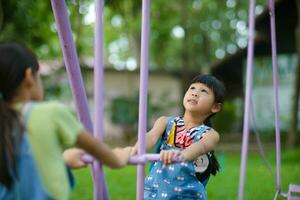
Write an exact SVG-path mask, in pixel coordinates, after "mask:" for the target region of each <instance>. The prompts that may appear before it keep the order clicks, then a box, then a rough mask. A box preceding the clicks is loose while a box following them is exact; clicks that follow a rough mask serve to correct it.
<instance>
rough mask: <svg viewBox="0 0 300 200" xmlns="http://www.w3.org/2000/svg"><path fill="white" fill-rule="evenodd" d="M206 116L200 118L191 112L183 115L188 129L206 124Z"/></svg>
mask: <svg viewBox="0 0 300 200" xmlns="http://www.w3.org/2000/svg"><path fill="white" fill-rule="evenodd" d="M205 119H206V116H199V114H198V115H196V114H193V113H190V112H185V113H184V115H183V121H184V125H185V127H186V128H187V129H190V128H193V127H196V126H199V125H201V124H203V123H204V121H205Z"/></svg>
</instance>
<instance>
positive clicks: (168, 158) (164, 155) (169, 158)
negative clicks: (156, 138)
mask: <svg viewBox="0 0 300 200" xmlns="http://www.w3.org/2000/svg"><path fill="white" fill-rule="evenodd" d="M179 156H180V151H176V150H175V151H174V150H162V151H161V152H160V161H162V162H164V164H163V167H167V166H168V165H170V164H171V163H173V159H177V158H178V157H179Z"/></svg>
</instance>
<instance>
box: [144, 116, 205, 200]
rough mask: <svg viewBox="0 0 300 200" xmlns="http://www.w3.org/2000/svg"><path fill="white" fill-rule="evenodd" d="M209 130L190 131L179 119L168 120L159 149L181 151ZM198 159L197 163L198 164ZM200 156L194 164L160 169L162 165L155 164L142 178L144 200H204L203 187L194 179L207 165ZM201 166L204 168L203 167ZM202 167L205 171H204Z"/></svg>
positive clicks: (174, 165)
mask: <svg viewBox="0 0 300 200" xmlns="http://www.w3.org/2000/svg"><path fill="white" fill-rule="evenodd" d="M209 129H210V127H208V126H205V125H200V126H197V127H194V128H192V129H190V130H186V129H185V127H184V121H183V119H182V118H181V117H171V118H169V120H168V124H167V128H166V131H165V133H164V134H163V136H162V140H161V143H160V145H159V148H160V150H179V151H181V150H183V149H185V148H186V147H188V146H190V145H191V144H192V143H194V142H197V141H199V140H200V139H201V138H202V136H203V134H204V133H205V132H206V131H207V130H209ZM199 159H200V162H199ZM201 161H203V158H202V157H201V156H200V157H199V158H198V159H197V160H195V161H182V162H179V163H174V164H171V165H169V166H167V167H165V168H163V167H162V166H163V162H160V161H156V162H154V164H153V165H152V166H151V167H150V170H149V173H148V176H147V177H146V178H145V187H144V199H145V200H152V199H156V200H195V199H197V200H205V199H206V196H207V195H206V190H205V186H204V185H203V184H202V183H201V182H200V181H199V180H198V179H197V177H196V173H197V172H199V171H200V172H201V170H203V169H205V166H207V165H208V164H207V162H206V163H203V162H202V165H201V164H200V165H198V164H199V163H201ZM203 164H204V166H203ZM203 167H204V168H203Z"/></svg>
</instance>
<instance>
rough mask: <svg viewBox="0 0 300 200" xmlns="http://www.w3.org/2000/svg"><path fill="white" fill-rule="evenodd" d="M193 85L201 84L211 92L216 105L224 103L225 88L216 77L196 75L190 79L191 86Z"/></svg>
mask: <svg viewBox="0 0 300 200" xmlns="http://www.w3.org/2000/svg"><path fill="white" fill-rule="evenodd" d="M193 83H203V84H204V85H206V86H207V87H209V88H210V89H211V90H212V91H213V93H214V96H215V102H216V103H224V99H225V87H224V84H223V83H222V82H221V81H219V80H218V79H217V78H216V77H214V76H212V75H209V74H203V75H198V76H196V77H194V78H193V79H192V81H191V84H193Z"/></svg>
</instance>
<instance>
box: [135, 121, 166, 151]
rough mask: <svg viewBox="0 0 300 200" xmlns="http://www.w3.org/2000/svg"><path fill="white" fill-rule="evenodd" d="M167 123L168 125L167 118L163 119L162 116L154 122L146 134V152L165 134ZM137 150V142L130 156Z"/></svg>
mask: <svg viewBox="0 0 300 200" xmlns="http://www.w3.org/2000/svg"><path fill="white" fill-rule="evenodd" d="M167 123H168V117H164V116H163V117H160V118H158V119H157V120H156V121H155V123H154V125H153V127H152V129H151V130H150V131H149V132H147V134H146V150H148V149H151V148H152V147H153V146H154V145H155V144H156V142H157V141H158V139H159V138H160V137H161V136H162V134H163V133H164V132H165V130H166V127H167ZM137 149H138V142H137V143H136V144H135V145H134V149H133V151H132V154H136V153H137Z"/></svg>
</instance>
